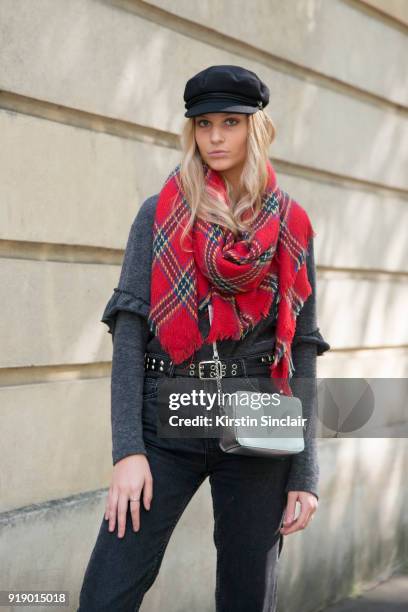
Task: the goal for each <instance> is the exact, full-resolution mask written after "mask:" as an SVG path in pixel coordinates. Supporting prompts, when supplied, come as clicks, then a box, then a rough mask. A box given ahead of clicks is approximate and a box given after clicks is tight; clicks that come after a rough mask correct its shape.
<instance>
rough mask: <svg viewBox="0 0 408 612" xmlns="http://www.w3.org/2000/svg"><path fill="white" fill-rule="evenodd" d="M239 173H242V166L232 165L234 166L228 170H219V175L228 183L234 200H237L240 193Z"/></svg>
mask: <svg viewBox="0 0 408 612" xmlns="http://www.w3.org/2000/svg"><path fill="white" fill-rule="evenodd" d="M241 173H242V167H241V166H239V167H236V166H235V167H234V168H230V169H229V170H225V171H224V172H221V175H222V176H223V177H224V178H225V179H226V180H227V181H228V182H229V183H230V185H231V189H232V197H233V198H234V200H235V201H237V200H238V198H239V196H240V194H241V187H240V181H241Z"/></svg>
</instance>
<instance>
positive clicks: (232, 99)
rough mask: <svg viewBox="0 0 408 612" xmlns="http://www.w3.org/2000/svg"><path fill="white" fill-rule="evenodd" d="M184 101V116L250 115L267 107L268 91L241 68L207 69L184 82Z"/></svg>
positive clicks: (253, 73)
mask: <svg viewBox="0 0 408 612" xmlns="http://www.w3.org/2000/svg"><path fill="white" fill-rule="evenodd" d="M184 102H185V107H186V109H187V111H186V112H185V113H184V116H185V117H194V116H196V115H202V114H204V113H216V112H234V113H246V114H252V113H256V111H258V110H260V109H262V108H265V106H266V105H267V104H268V102H269V89H268V87H267V86H266V85H265V83H263V82H262V81H261V79H260V78H259V77H258V76H257V75H256V74H255V72H252V71H251V70H247V69H246V68H242V67H241V66H229V65H220V66H209V68H206V69H205V70H202V71H201V72H198V73H197V74H196V75H194V76H193V77H191V79H189V80H188V81H187V83H186V86H185V89H184Z"/></svg>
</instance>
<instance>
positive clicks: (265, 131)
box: [180, 110, 276, 243]
mask: <svg viewBox="0 0 408 612" xmlns="http://www.w3.org/2000/svg"><path fill="white" fill-rule="evenodd" d="M275 136H276V128H275V125H274V123H273V121H272V119H271V118H270V117H269V116H268V115H267V114H266V113H265V111H264V110H259V111H257V112H256V113H253V114H251V115H248V137H247V156H246V160H245V164H244V167H243V170H242V174H241V181H240V193H241V195H240V198H239V199H238V201H236V202H234V201H233V197H232V186H231V184H230V183H229V181H228V180H227V179H226V178H225V177H223V179H224V182H225V185H226V191H227V197H228V198H229V200H230V202H231V204H232V205H231V206H229V205H228V204H227V202H225V201H224V200H223V199H222V198H221V197H220V194H218V193H216V192H212V191H211V190H210V189H207V188H206V183H205V178H204V169H203V161H202V157H201V155H200V152H199V150H198V147H197V143H196V140H195V125H194V117H191V118H188V119H187V120H186V122H185V124H184V127H183V130H182V133H181V135H180V142H181V149H182V159H181V162H180V181H181V186H180V187H181V189H182V191H183V193H184V196H185V198H186V200H187V202H188V204H189V206H190V208H191V215H190V218H189V221H188V223H187V225H186V226H185V227H184V229H183V232H182V235H181V243H182V242H183V239H184V237H185V236H186V234H187V233H188V231H189V230H190V228H191V227H192V226H193V223H194V221H195V219H196V217H199V218H201V219H204V220H206V221H209V222H211V223H218V224H219V225H222V226H224V227H227V228H229V229H230V230H231V231H232V232H233V233H234V235H235V236H237V235H238V233H239V232H240V231H241V232H242V231H249V232H250V238H251V229H252V228H251V224H252V221H253V220H254V219H255V218H256V216H257V215H258V213H259V211H260V209H261V207H262V193H263V192H264V190H265V188H266V185H267V182H268V172H267V167H266V163H267V160H268V149H269V146H270V144H271V143H272V142H273V141H274V139H275ZM247 211H252V216H251V215H250V216H249V217H248V218H247V219H246V220H243V216H244V215H246V214H248V212H247Z"/></svg>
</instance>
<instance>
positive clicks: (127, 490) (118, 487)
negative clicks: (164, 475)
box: [105, 453, 153, 538]
mask: <svg viewBox="0 0 408 612" xmlns="http://www.w3.org/2000/svg"><path fill="white" fill-rule="evenodd" d="M142 490H143V504H144V507H145V508H146V510H150V504H151V501H152V497H153V478H152V474H151V471H150V466H149V462H148V460H147V457H146V455H145V454H143V453H137V454H135V455H128V456H127V457H124V458H123V459H121V460H120V461H118V462H117V463H116V464H115V465H114V467H113V476H112V483H111V486H110V487H109V492H108V499H107V501H106V508H105V520H109V531H114V529H115V525H116V517H117V521H118V538H123V536H124V535H125V527H126V513H127V510H128V506H129V503H130V513H131V516H132V524H133V530H134V531H139V528H140V504H141V503H142V497H141V496H142ZM130 498H132V499H133V498H134V499H140V501H138V502H129V499H130Z"/></svg>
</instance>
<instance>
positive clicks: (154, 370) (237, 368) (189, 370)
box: [144, 352, 274, 380]
mask: <svg viewBox="0 0 408 612" xmlns="http://www.w3.org/2000/svg"><path fill="white" fill-rule="evenodd" d="M273 358H274V353H273V352H271V353H260V354H257V355H246V356H245V357H224V358H220V362H221V375H222V376H223V377H235V376H238V377H239V376H251V375H254V376H255V375H257V374H263V375H264V376H267V375H268V374H269V367H268V366H270V365H271V363H272V361H273ZM144 369H145V372H149V376H150V375H151V374H152V375H153V376H155V375H156V374H157V375H158V376H161V375H163V376H165V375H166V376H195V377H197V378H201V379H204V380H209V379H211V378H215V376H216V362H215V361H214V359H205V360H203V361H191V362H190V363H188V364H187V365H183V366H182V365H175V364H174V363H173V362H172V361H171V359H169V358H168V357H164V356H163V355H157V354H154V353H145V356H144Z"/></svg>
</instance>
